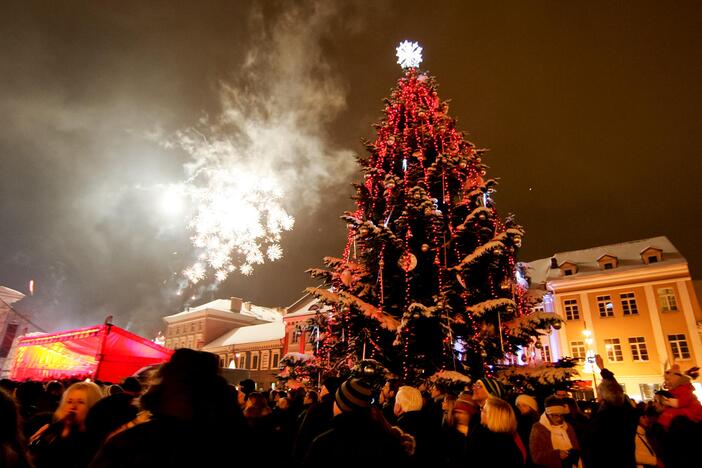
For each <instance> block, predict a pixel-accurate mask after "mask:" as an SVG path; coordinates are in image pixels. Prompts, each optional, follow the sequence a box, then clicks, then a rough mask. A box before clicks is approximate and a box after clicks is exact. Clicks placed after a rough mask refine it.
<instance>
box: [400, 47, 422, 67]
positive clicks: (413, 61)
mask: <svg viewBox="0 0 702 468" xmlns="http://www.w3.org/2000/svg"><path fill="white" fill-rule="evenodd" d="M395 50H396V51H397V63H399V64H400V66H401V67H402V68H415V67H418V66H419V64H420V63H422V48H421V47H419V43H418V42H410V41H402V42H400V45H399V46H397V48H396V49H395Z"/></svg>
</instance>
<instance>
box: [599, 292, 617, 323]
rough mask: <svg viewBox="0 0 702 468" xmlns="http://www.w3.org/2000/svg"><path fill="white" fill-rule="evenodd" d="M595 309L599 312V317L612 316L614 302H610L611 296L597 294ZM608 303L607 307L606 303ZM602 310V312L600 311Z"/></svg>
mask: <svg viewBox="0 0 702 468" xmlns="http://www.w3.org/2000/svg"><path fill="white" fill-rule="evenodd" d="M596 300H597V309H598V310H599V312H600V317H601V318H608V317H614V304H613V303H612V296H610V295H609V294H605V295H603V296H597V297H596ZM608 304H609V307H607V305H608ZM602 312H604V314H603V313H602Z"/></svg>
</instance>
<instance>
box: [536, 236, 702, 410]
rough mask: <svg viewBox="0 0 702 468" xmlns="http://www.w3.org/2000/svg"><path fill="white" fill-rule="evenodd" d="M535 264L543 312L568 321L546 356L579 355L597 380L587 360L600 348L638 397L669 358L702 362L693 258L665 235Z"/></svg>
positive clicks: (684, 364)
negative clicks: (690, 265)
mask: <svg viewBox="0 0 702 468" xmlns="http://www.w3.org/2000/svg"><path fill="white" fill-rule="evenodd" d="M528 266H529V270H530V271H529V274H530V276H531V286H532V288H535V287H536V288H541V289H542V291H543V292H544V302H543V308H544V311H545V312H555V313H557V314H558V315H560V316H561V317H562V318H563V319H564V320H565V326H563V327H562V328H561V329H560V330H558V331H554V332H553V333H551V335H550V336H548V337H547V338H544V340H543V341H542V344H543V353H542V354H543V356H545V357H546V359H548V360H557V359H559V358H561V357H564V356H570V357H575V358H579V359H580V360H581V362H582V365H581V366H580V367H579V371H580V373H581V377H582V378H583V379H586V380H587V379H588V378H590V379H594V380H595V382H594V383H595V385H596V384H597V382H596V379H597V376H596V374H595V373H593V372H592V366H591V365H590V362H589V361H591V359H587V358H588V356H594V354H596V353H597V354H601V355H602V356H603V358H605V365H606V366H607V368H608V369H610V370H612V372H614V373H615V375H616V376H617V379H618V380H619V382H620V383H622V385H623V386H624V388H625V391H626V392H627V393H628V394H629V395H630V396H631V397H632V398H634V399H637V400H640V399H644V400H647V399H650V398H651V396H652V394H653V392H654V391H655V390H656V389H658V388H659V386H660V384H661V383H662V381H663V377H662V374H663V369H664V365H665V363H666V362H673V361H675V362H677V363H679V364H680V366H681V368H682V369H684V370H685V369H688V368H690V367H692V366H702V340H701V339H700V330H701V328H700V323H701V321H702V313H701V312H700V306H699V303H698V301H697V298H696V296H695V292H694V290H693V286H692V280H691V277H690V272H689V270H688V266H687V261H686V260H685V258H684V257H683V256H682V255H681V254H680V252H678V250H677V249H676V248H675V246H673V244H672V243H671V242H670V241H669V240H668V239H667V238H666V237H663V236H661V237H655V238H651V239H643V240H638V241H632V242H625V243H621V244H615V245H606V246H602V247H594V248H591V249H585V250H576V251H572V252H561V253H557V254H555V255H554V256H553V257H551V258H545V259H541V260H535V261H533V262H530V263H529V264H528Z"/></svg>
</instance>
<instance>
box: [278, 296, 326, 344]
mask: <svg viewBox="0 0 702 468" xmlns="http://www.w3.org/2000/svg"><path fill="white" fill-rule="evenodd" d="M328 309H329V307H328V306H325V305H323V304H321V303H320V302H319V301H318V300H317V299H316V298H315V297H314V296H312V295H310V294H307V295H305V296H303V297H301V298H300V299H299V300H298V301H297V302H295V303H294V304H292V305H291V306H289V307H288V308H287V310H286V312H285V315H284V316H283V320H284V322H285V340H284V345H283V355H285V354H287V353H301V354H309V355H312V354H314V342H315V341H316V340H315V338H316V337H315V336H314V335H315V334H317V333H319V331H318V330H315V329H310V327H309V321H310V320H311V319H313V318H314V316H315V315H316V314H317V313H318V312H319V311H325V310H328Z"/></svg>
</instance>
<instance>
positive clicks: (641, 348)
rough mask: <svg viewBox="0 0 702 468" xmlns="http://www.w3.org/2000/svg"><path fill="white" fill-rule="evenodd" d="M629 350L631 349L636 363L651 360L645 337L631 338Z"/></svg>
mask: <svg viewBox="0 0 702 468" xmlns="http://www.w3.org/2000/svg"><path fill="white" fill-rule="evenodd" d="M629 348H630V349H631V358H632V359H633V360H634V362H646V361H648V360H649V359H650V357H649V355H648V348H647V347H646V338H645V337H643V336H630V337H629Z"/></svg>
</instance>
